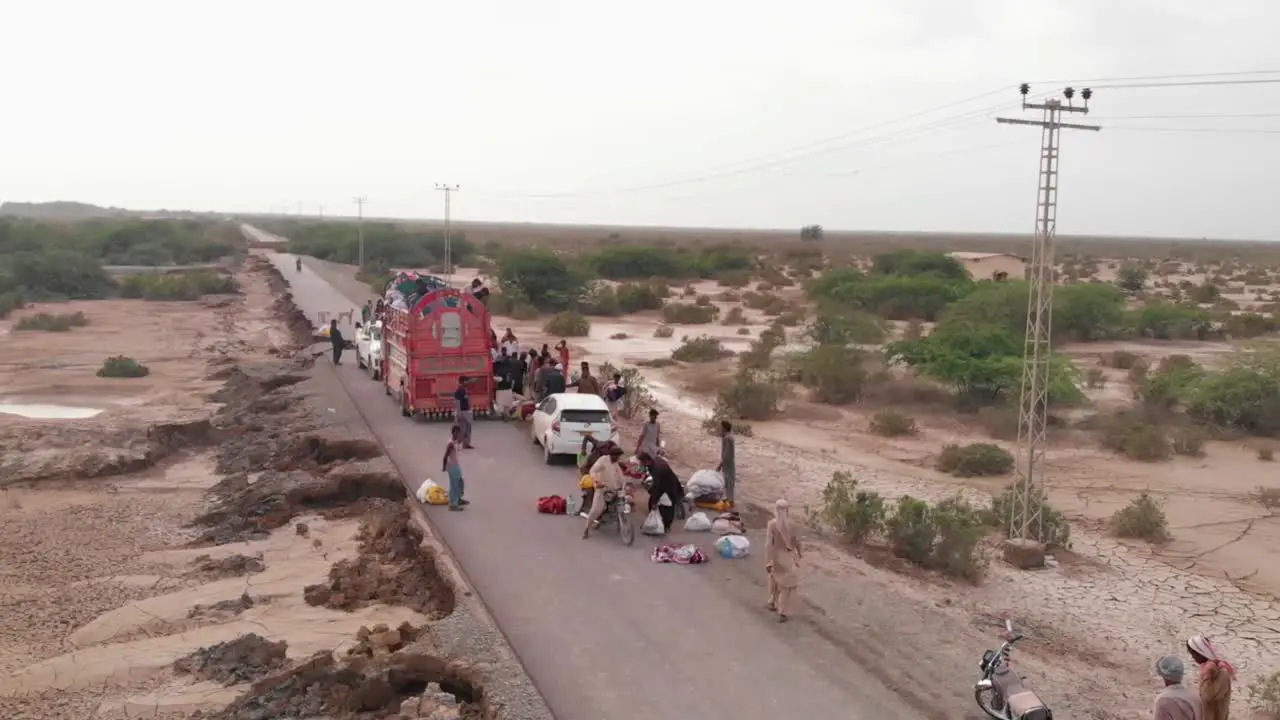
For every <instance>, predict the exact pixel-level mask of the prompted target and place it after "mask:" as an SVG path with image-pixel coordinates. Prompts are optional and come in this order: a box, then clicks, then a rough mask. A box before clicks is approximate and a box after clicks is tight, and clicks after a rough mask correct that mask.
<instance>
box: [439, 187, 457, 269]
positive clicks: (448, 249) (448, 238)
mask: <svg viewBox="0 0 1280 720" xmlns="http://www.w3.org/2000/svg"><path fill="white" fill-rule="evenodd" d="M436 190H439V191H440V192H443V193H444V271H445V279H446V280H448V282H449V284H450V285H453V228H452V226H451V216H450V209H451V205H450V202H449V200H450V198H451V197H452V196H453V194H454V193H456V192H459V191H460V190H462V186H461V185H442V184H441V183H436Z"/></svg>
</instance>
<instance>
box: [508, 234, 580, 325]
mask: <svg viewBox="0 0 1280 720" xmlns="http://www.w3.org/2000/svg"><path fill="white" fill-rule="evenodd" d="M497 261H498V278H499V281H500V283H501V285H502V290H503V292H510V293H518V294H519V296H520V297H523V298H525V299H527V300H528V301H529V304H530V305H532V306H533V307H534V308H536V309H537V310H539V311H542V312H559V311H562V310H568V309H570V308H573V307H576V306H577V305H578V303H579V302H580V301H581V299H582V297H583V296H584V295H585V294H586V292H587V280H586V277H585V276H584V275H583V274H582V273H580V272H578V271H576V270H575V269H573V268H570V267H569V266H568V265H567V264H566V263H565V261H564V259H563V258H561V257H560V256H559V255H557V254H555V253H554V252H551V251H550V250H542V249H538V248H517V249H514V250H509V251H506V252H504V253H502V254H501V255H500V256H499V257H498V258H497Z"/></svg>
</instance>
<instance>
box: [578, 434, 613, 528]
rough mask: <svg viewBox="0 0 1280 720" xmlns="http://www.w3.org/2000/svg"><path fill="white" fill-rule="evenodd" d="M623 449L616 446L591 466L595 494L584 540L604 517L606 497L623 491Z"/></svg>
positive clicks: (588, 515)
mask: <svg viewBox="0 0 1280 720" xmlns="http://www.w3.org/2000/svg"><path fill="white" fill-rule="evenodd" d="M621 460H622V448H620V447H618V446H617V445H614V446H613V447H612V448H609V454H608V455H605V456H604V457H602V458H600V459H599V460H597V461H596V463H595V464H594V465H592V466H591V482H592V484H593V486H594V490H595V492H594V493H593V494H592V496H591V510H590V512H588V513H587V526H586V527H584V528H583V529H582V539H583V540H586V539H587V536H588V535H590V534H591V529H592V528H593V527H595V524H596V521H597V520H599V519H600V516H601V515H604V510H605V502H606V500H605V495H606V494H607V493H617V492H620V491H621V490H622V467H621V466H620V465H619V464H618V463H619V462H621Z"/></svg>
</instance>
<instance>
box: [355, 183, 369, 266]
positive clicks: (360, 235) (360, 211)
mask: <svg viewBox="0 0 1280 720" xmlns="http://www.w3.org/2000/svg"><path fill="white" fill-rule="evenodd" d="M368 200H369V199H368V198H366V197H365V196H363V195H361V196H360V197H358V198H355V199H354V200H353V202H355V204H356V244H357V245H358V246H359V248H360V263H359V265H357V267H364V204H365V203H366V202H368Z"/></svg>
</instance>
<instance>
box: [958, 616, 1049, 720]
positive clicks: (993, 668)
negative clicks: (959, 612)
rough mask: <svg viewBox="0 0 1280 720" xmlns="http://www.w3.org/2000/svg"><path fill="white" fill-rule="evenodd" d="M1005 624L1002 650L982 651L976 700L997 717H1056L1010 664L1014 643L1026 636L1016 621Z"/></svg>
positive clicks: (1028, 719) (1038, 719)
mask: <svg viewBox="0 0 1280 720" xmlns="http://www.w3.org/2000/svg"><path fill="white" fill-rule="evenodd" d="M1004 627H1005V632H1004V633H1003V636H1002V637H1003V638H1004V644H1002V645H1001V646H1000V649H998V650H987V651H986V652H984V653H982V662H981V663H979V664H978V667H979V669H980V670H981V671H982V677H981V678H980V679H979V680H978V682H977V683H976V684H975V685H974V686H973V699H974V701H975V702H977V703H978V707H979V708H981V709H982V712H984V713H986V715H987V717H990V718H993V719H994V720H1053V711H1052V710H1050V709H1049V707H1048V706H1047V705H1045V704H1044V703H1043V702H1042V701H1041V700H1040V697H1039V696H1038V695H1036V693H1035V691H1033V690H1032V689H1031V688H1030V687H1028V686H1027V685H1026V684H1024V683H1023V679H1022V678H1021V677H1019V676H1018V674H1017V673H1016V672H1014V671H1013V668H1011V667H1009V655H1010V653H1011V652H1012V651H1013V645H1014V643H1016V642H1018V641H1019V640H1021V639H1022V638H1023V635H1022V633H1020V632H1017V631H1015V630H1014V629H1013V621H1012V620H1005V621H1004Z"/></svg>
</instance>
